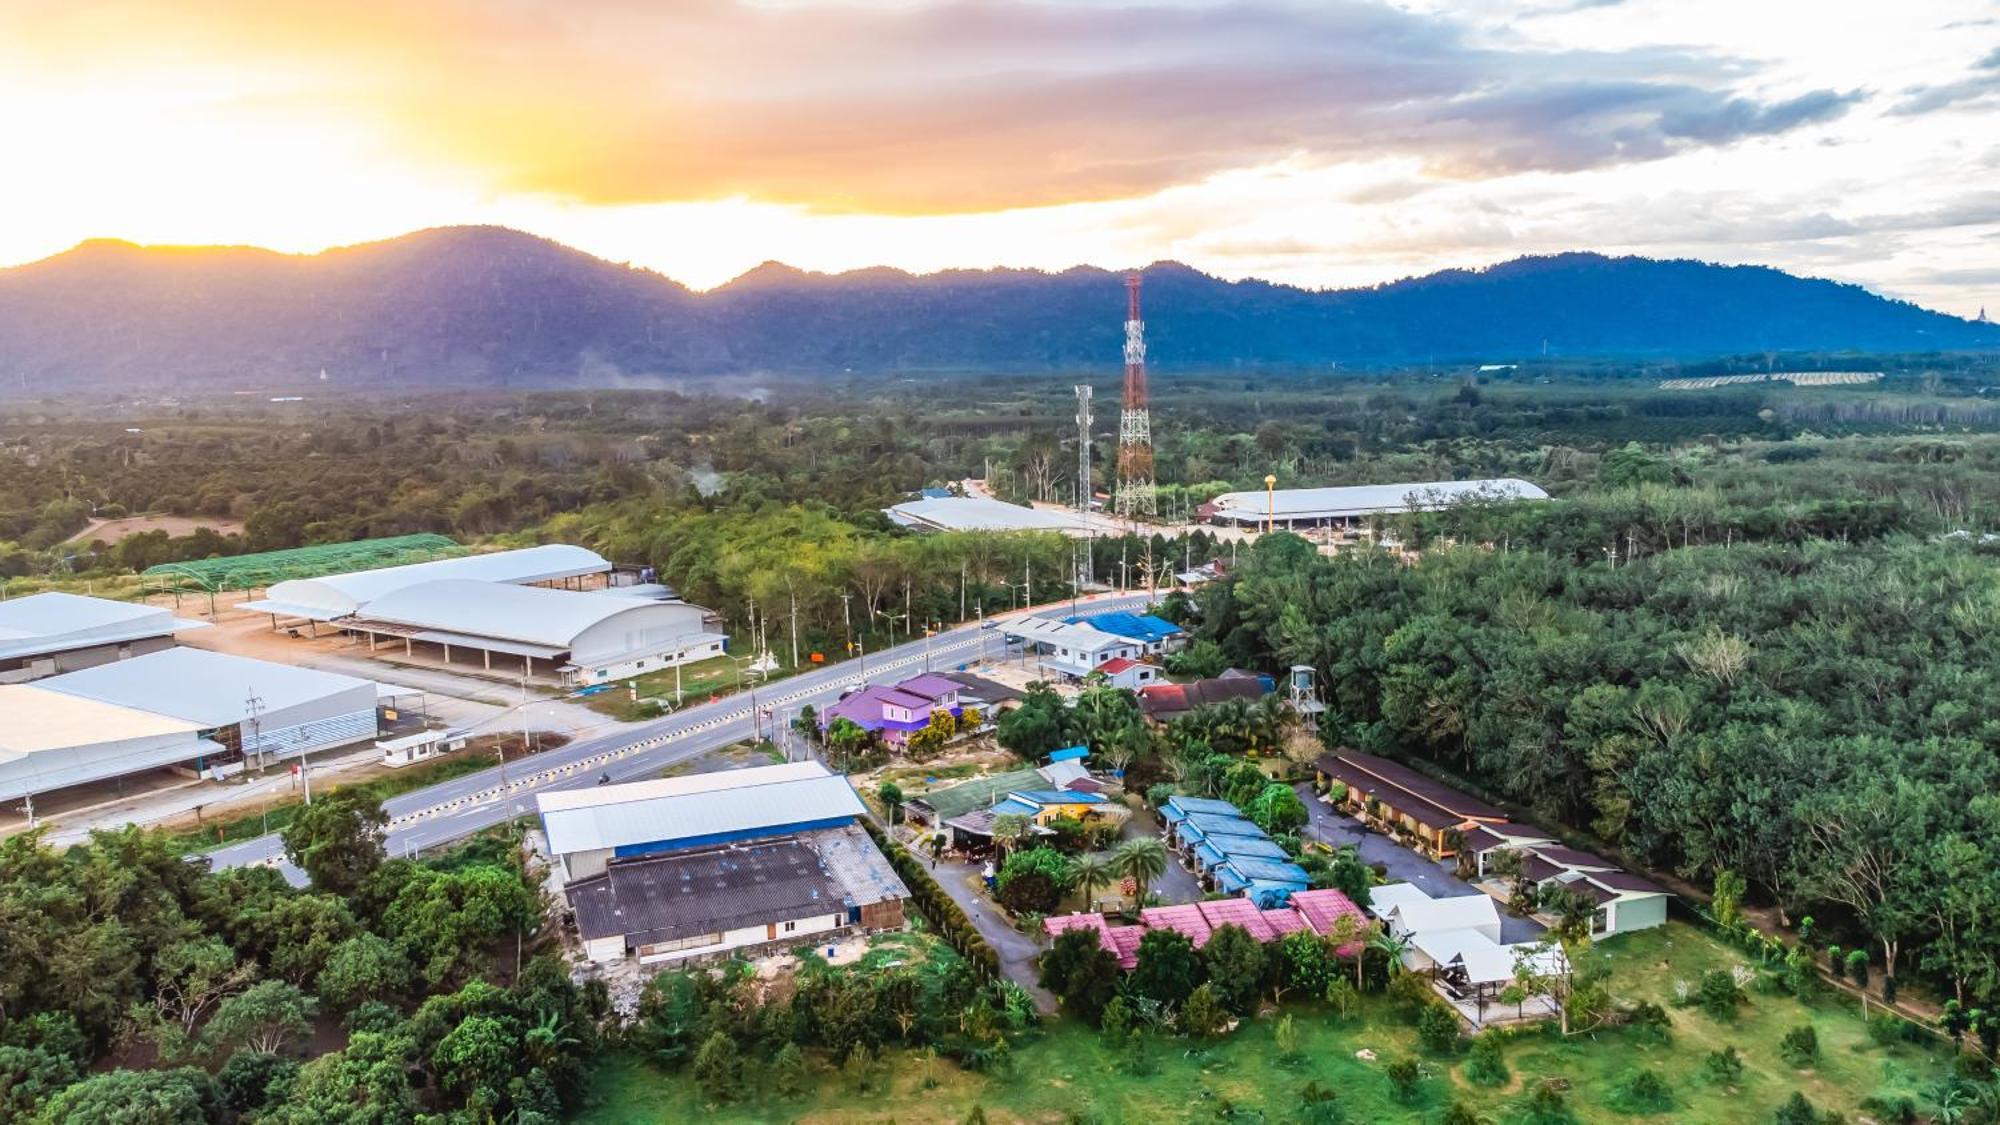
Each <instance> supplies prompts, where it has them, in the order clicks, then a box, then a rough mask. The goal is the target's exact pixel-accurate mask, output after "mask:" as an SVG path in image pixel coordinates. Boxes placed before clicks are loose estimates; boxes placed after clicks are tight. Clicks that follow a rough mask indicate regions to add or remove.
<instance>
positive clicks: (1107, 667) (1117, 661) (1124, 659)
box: [1097, 656, 1139, 676]
mask: <svg viewBox="0 0 2000 1125" xmlns="http://www.w3.org/2000/svg"><path fill="white" fill-rule="evenodd" d="M1138 666H1139V662H1138V661H1136V660H1133V659H1132V658H1131V657H1129V656H1114V657H1112V658H1111V659H1109V660H1107V661H1105V662H1104V663H1102V664H1099V665H1098V666H1097V670H1098V671H1100V672H1102V673H1104V674H1105V675H1107V676H1115V675H1117V674H1118V673H1120V672H1123V671H1125V670H1126V669H1128V668H1137V667H1138Z"/></svg>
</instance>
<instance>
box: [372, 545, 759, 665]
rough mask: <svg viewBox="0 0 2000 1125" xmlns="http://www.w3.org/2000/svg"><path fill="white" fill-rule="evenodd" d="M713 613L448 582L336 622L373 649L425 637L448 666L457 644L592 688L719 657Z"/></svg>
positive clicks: (409, 644)
mask: <svg viewBox="0 0 2000 1125" xmlns="http://www.w3.org/2000/svg"><path fill="white" fill-rule="evenodd" d="M426 565H428V564H426ZM707 619H708V611H707V610H705V609H703V608H701V607H700V606H695V605H689V604H688V603H686V602H681V601H651V600H648V599H645V598H634V597H626V596H623V595H620V594H608V593H600V592H582V591H575V590H552V589H548V588H546V587H540V586H515V585H506V584H494V583H489V582H478V581H471V580H465V579H442V580H438V581H433V582H423V583H419V584H417V585H414V586H406V587H403V588H401V589H398V590H395V591H392V592H390V593H388V594H384V595H382V596H381V597H378V598H375V599H373V600H371V601H369V602H368V603H367V605H365V606H364V607H363V608H362V609H361V611H360V612H359V613H357V614H355V615H353V616H350V617H347V618H345V619H343V620H342V621H340V622H339V623H338V624H339V627H340V628H342V629H345V630H347V631H348V632H350V633H355V634H357V635H360V636H364V637H366V638H367V639H368V648H369V651H371V652H373V651H376V650H377V648H378V647H380V646H381V645H382V644H384V643H387V644H389V645H390V646H391V647H392V648H400V649H402V651H403V652H404V653H405V654H406V655H409V654H413V653H414V650H415V646H416V645H417V644H419V643H421V644H424V645H426V646H436V648H437V650H438V651H439V652H440V653H441V654H442V656H443V658H444V661H445V662H446V663H451V662H452V661H453V659H454V656H453V652H454V650H457V652H458V653H459V654H461V655H464V656H467V657H473V658H476V659H477V660H479V662H480V663H481V665H482V666H483V667H484V668H486V669H487V670H489V671H490V670H491V669H492V667H493V657H494V654H496V653H498V654H500V655H501V656H502V657H510V658H512V661H513V664H514V667H516V668H517V669H525V670H527V672H528V674H529V675H534V674H535V673H536V672H537V671H541V670H548V671H555V672H559V673H560V675H561V677H562V679H563V681H564V682H565V683H567V684H571V685H588V684H597V683H606V682H609V681H612V680H618V679H623V678H625V677H628V676H636V675H641V674H643V673H646V672H654V671H658V670H660V669H662V668H672V667H674V666H675V665H677V664H688V663H692V662H694V661H698V660H706V659H709V658H710V657H713V656H718V655H720V654H721V653H722V652H723V649H724V646H725V645H726V643H727V638H726V637H724V636H723V635H722V634H721V633H716V632H711V631H709V630H708V628H707V626H706V622H707ZM538 662H539V667H538ZM503 663H505V662H504V661H503Z"/></svg>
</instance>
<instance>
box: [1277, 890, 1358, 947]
mask: <svg viewBox="0 0 2000 1125" xmlns="http://www.w3.org/2000/svg"><path fill="white" fill-rule="evenodd" d="M1292 909H1294V910H1296V911H1298V912H1299V917H1301V918H1303V919H1305V923H1306V925H1307V926H1310V927H1311V928H1312V931H1313V932H1314V933H1316V934H1320V935H1322V936H1324V935H1325V934H1328V933H1330V932H1331V931H1332V929H1333V925H1334V919H1336V918H1338V917H1340V916H1341V915H1343V914H1345V915H1348V916H1350V917H1352V918H1353V919H1354V920H1355V922H1356V923H1358V924H1361V925H1364V926H1365V925H1367V923H1368V915H1367V914H1366V913H1364V912H1363V911H1362V909H1361V908H1360V907H1358V906H1356V905H1354V902H1353V900H1351V899H1349V898H1348V897H1347V896H1346V895H1344V894H1341V893H1340V892H1339V891H1337V890H1334V889H1333V888H1331V887H1328V888H1326V889H1325V890H1318V891H1293V892H1292ZM1338 952H1339V953H1340V955H1341V956H1343V957H1351V956H1353V955H1354V953H1355V946H1354V944H1353V943H1349V944H1348V945H1344V946H1342V947H1340V949H1339V950H1338Z"/></svg>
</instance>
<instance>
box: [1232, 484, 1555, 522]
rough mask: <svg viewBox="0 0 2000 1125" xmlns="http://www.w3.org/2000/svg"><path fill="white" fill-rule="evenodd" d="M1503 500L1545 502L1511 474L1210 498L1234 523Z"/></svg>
mask: <svg viewBox="0 0 2000 1125" xmlns="http://www.w3.org/2000/svg"><path fill="white" fill-rule="evenodd" d="M1480 495H1486V496H1492V497H1494V498H1496V499H1507V500H1547V499H1548V498H1549V494H1548V493H1547V492H1544V491H1543V490H1542V489H1541V487H1540V486H1539V485H1535V484H1531V483H1529V482H1528V481H1524V480H1521V479H1519V478H1516V477H1501V478H1497V479H1492V480H1442V481H1423V482H1418V483H1411V484H1362V485H1349V486H1346V487H1342V488H1281V489H1278V490H1277V492H1276V493H1275V494H1266V493H1264V492H1225V493H1223V494H1222V495H1220V496H1218V497H1216V498H1215V500H1214V501H1213V502H1212V503H1213V504H1214V507H1215V514H1216V515H1217V516H1218V517H1220V518H1223V519H1229V520H1235V521H1237V522H1239V523H1255V522H1257V521H1260V520H1263V519H1265V518H1267V517H1268V516H1269V515H1270V514H1272V512H1273V510H1274V509H1275V512H1276V515H1277V518H1278V519H1281V520H1283V519H1295V520H1296V519H1329V518H1333V517H1344V516H1360V515H1368V514H1370V513H1374V512H1406V511H1409V510H1410V509H1411V508H1412V507H1413V506H1414V507H1416V508H1419V509H1421V510H1424V511H1432V510H1435V509H1437V508H1440V507H1443V506H1445V505H1447V504H1450V503H1453V502H1456V501H1459V500H1463V499H1465V498H1467V497H1469V496H1480Z"/></svg>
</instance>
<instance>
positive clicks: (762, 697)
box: [207, 594, 1147, 884]
mask: <svg viewBox="0 0 2000 1125" xmlns="http://www.w3.org/2000/svg"><path fill="white" fill-rule="evenodd" d="M1146 600H1147V599H1146V596H1145V595H1143V594H1108V595H1100V596H1098V597H1097V598H1095V599H1088V598H1086V599H1083V600H1082V603H1083V604H1084V605H1085V606H1087V607H1088V608H1089V609H1091V610H1093V611H1106V610H1121V609H1134V608H1137V607H1139V606H1141V605H1144V604H1145V603H1146ZM1072 604H1073V603H1071V602H1067V601H1065V602H1062V603H1059V604H1056V605H1051V606H1047V607H1044V608H1042V609H1039V610H1035V611H1034V613H1035V615H1036V616H1042V617H1060V616H1065V615H1067V614H1068V613H1069V612H1070V611H1071V605H1072ZM1000 616H1001V618H1002V619H1003V620H1005V619H1006V618H1009V617H1014V616H1019V615H1018V614H1006V615H1000ZM1003 644H1004V642H1003V640H1002V638H1001V636H1000V632H999V630H997V629H991V630H989V629H981V628H980V627H979V626H978V625H977V624H969V625H961V626H958V627H957V628H953V629H949V630H946V631H944V632H942V633H939V634H938V635H937V636H935V637H933V638H931V639H930V641H929V644H928V655H927V653H926V648H927V646H926V643H925V642H924V641H907V642H905V643H903V644H900V645H897V646H895V647H894V648H890V649H887V650H885V651H883V652H881V653H870V654H869V656H868V659H867V668H866V678H867V679H868V680H881V679H885V678H888V677H890V676H892V675H894V676H897V677H901V676H907V675H911V674H914V673H915V672H920V671H922V670H923V668H924V666H925V662H926V660H928V661H929V664H930V667H932V668H935V669H948V668H955V667H957V666H959V665H961V664H967V663H970V662H972V661H974V660H978V659H981V658H983V657H986V656H997V655H999V654H1000V653H1001V652H1002V651H1003ZM862 677H863V669H862V668H861V666H860V664H859V663H857V662H853V661H849V662H846V663H842V664H837V665H833V666H831V667H827V668H822V669H818V670H816V671H811V672H803V673H801V674H799V675H797V676H794V677H792V678H791V679H787V680H779V681H777V682H776V683H774V684H772V685H770V686H769V687H768V688H766V689H764V690H761V691H757V692H754V693H746V694H745V695H735V696H728V697H725V698H723V699H720V700H717V701H716V702H714V703H703V704H698V705H696V706H692V707H688V708H686V709H684V710H682V711H680V712H678V713H676V714H673V715H669V716H667V717H666V718H663V719H659V720H656V721H654V722H651V723H647V724H643V725H641V726H637V727H632V728H629V729H626V730H622V731H619V732H617V733H615V734H607V735H603V736H601V737H597V738H590V739H585V740H582V741H580V742H576V743H573V744H571V745H569V746H565V747H563V748H561V749H559V750H549V751H545V752H543V753H541V754H537V755H535V756H534V757H533V758H531V759H529V760H528V761H526V762H522V763H513V764H510V765H508V766H507V767H505V768H504V771H503V769H502V768H501V767H498V766H496V767H495V768H493V769H489V770H482V771H481V772H479V773H474V774H467V775H465V776H464V777H459V778H454V779H452V780H451V781H446V782H442V783H440V784H437V785H433V786H430V787H428V788H425V789H418V790H414V791H412V792H409V793H405V794H403V795H402V796H400V797H395V798H392V799H390V800H389V801H386V802H384V803H383V806H382V808H383V811H385V812H387V813H388V814H389V825H388V829H387V831H386V833H385V843H386V845H387V847H388V849H389V854H391V855H417V854H421V853H422V852H424V851H426V850H428V849H431V848H436V847H438V846H440V845H443V844H448V843H451V842H452V841H455V840H459V839H463V838H464V837H466V836H469V835H471V834H473V833H474V832H477V831H479V830H480V829H482V828H488V827H491V826H492V825H495V824H498V823H500V822H502V821H504V820H508V819H510V818H512V817H515V816H531V815H533V813H534V810H535V802H534V795H535V794H536V793H538V792H548V791H554V790H561V789H577V788H582V787H584V786H589V785H594V784H596V783H597V781H598V779H599V778H600V777H609V778H610V779H611V780H612V781H630V780H635V779H638V778H643V777H650V776H652V775H654V774H657V773H659V772H660V771H661V770H664V769H667V768H669V767H671V766H676V765H679V764H681V763H683V762H687V761H690V760H692V759H695V758H699V757H701V756H702V755H704V754H708V753H711V752H712V751H714V750H717V749H719V748H721V747H723V746H727V745H729V744H731V743H734V742H741V741H743V740H744V739H747V738H749V737H750V736H751V725H750V714H751V704H752V700H753V699H754V702H755V705H756V706H757V707H758V708H759V709H760V710H762V709H766V708H772V709H775V710H776V712H777V721H779V722H787V721H789V720H790V718H791V717H792V716H793V715H795V714H797V712H798V709H799V708H800V707H801V706H803V705H805V704H808V703H810V704H812V705H813V706H815V707H823V706H825V705H826V704H828V703H831V702H833V701H835V700H836V699H838V698H839V696H840V692H841V691H842V690H843V689H845V688H848V687H852V686H854V685H855V684H857V683H859V682H861V681H862ZM771 721H772V720H771V719H769V718H766V719H763V720H762V721H761V722H760V726H761V727H762V729H764V730H766V731H768V730H769V729H770V723H771ZM524 771H525V772H524ZM503 773H504V779H503ZM207 854H208V856H209V858H210V860H211V862H212V863H213V865H214V866H215V867H216V868H217V869H222V868H228V867H241V866H245V865H248V864H254V863H261V864H267V865H270V866H274V867H277V868H278V869H279V870H281V871H283V872H284V873H285V877H286V878H287V879H290V880H292V881H293V882H294V883H300V884H303V883H304V881H305V876H304V873H303V872H301V871H299V870H298V869H297V868H296V867H294V866H292V864H291V863H290V862H289V861H287V860H286V859H285V858H284V847H283V845H282V844H281V843H280V842H279V840H278V837H277V834H275V833H273V834H271V835H268V836H257V837H253V838H250V839H246V840H242V841H239V842H237V843H234V844H231V845H229V846H228V847H225V848H218V849H216V850H215V851H212V852H209V853H207Z"/></svg>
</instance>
